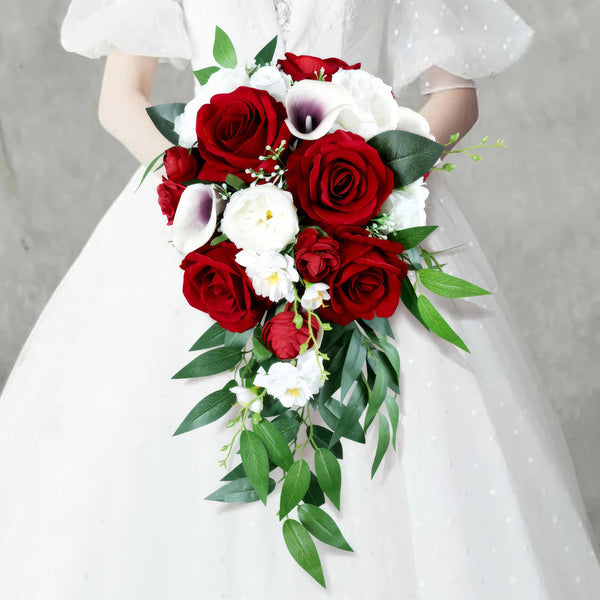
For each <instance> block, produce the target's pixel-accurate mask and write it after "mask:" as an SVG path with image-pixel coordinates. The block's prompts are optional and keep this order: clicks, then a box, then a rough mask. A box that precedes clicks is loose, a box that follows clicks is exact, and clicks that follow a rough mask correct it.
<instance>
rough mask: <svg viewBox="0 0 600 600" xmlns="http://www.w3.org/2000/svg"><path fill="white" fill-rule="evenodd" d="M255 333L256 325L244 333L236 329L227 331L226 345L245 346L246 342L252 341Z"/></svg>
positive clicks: (233, 346) (232, 346)
mask: <svg viewBox="0 0 600 600" xmlns="http://www.w3.org/2000/svg"><path fill="white" fill-rule="evenodd" d="M253 333H254V327H252V328H250V329H247V330H246V331H243V332H242V333H237V332H235V331H226V332H225V341H224V342H223V343H224V344H225V346H229V347H231V348H240V349H241V348H245V347H246V344H247V343H248V342H249V341H250V338H251V337H252V334H253Z"/></svg>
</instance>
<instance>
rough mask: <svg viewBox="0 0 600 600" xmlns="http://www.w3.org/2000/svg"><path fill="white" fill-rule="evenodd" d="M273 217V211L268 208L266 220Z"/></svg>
mask: <svg viewBox="0 0 600 600" xmlns="http://www.w3.org/2000/svg"><path fill="white" fill-rule="evenodd" d="M272 218H273V213H272V212H271V211H270V210H268V211H267V219H266V220H267V221H268V220H269V219H272Z"/></svg>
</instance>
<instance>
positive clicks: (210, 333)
mask: <svg viewBox="0 0 600 600" xmlns="http://www.w3.org/2000/svg"><path fill="white" fill-rule="evenodd" d="M225 333H226V330H225V329H223V328H222V327H221V326H220V325H219V324H218V323H215V324H214V325H211V326H210V327H209V328H208V329H207V330H206V331H205V332H204V333H203V334H202V335H201V336H200V339H199V340H198V341H197V342H196V343H195V344H194V345H193V346H192V347H191V348H190V352H196V351H197V350H206V349H207V348H214V347H215V346H222V345H223V343H224V342H225Z"/></svg>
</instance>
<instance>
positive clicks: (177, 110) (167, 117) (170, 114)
mask: <svg viewBox="0 0 600 600" xmlns="http://www.w3.org/2000/svg"><path fill="white" fill-rule="evenodd" d="M184 110H185V104H184V103H183V102H174V103H171V104H158V105H157V106H149V107H148V108H147V109H146V112H147V113H148V116H149V117H150V119H152V122H153V123H154V125H155V127H156V128H157V129H158V131H160V133H162V135H163V136H164V137H166V138H167V139H168V140H169V142H171V144H173V145H174V146H177V145H179V134H177V133H176V132H175V119H176V118H177V117H178V116H179V115H180V114H181V113H182V112H183V111H184Z"/></svg>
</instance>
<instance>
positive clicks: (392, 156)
mask: <svg viewBox="0 0 600 600" xmlns="http://www.w3.org/2000/svg"><path fill="white" fill-rule="evenodd" d="M368 143H369V145H370V146H373V148H375V150H377V152H378V153H379V156H380V157H381V160H382V161H383V163H384V164H385V165H386V166H387V167H389V168H390V169H391V170H392V172H393V173H394V185H395V186H396V187H405V186H407V185H409V184H411V183H413V182H415V181H417V179H419V178H420V177H423V175H425V173H427V171H429V169H431V167H433V166H434V165H435V163H436V162H437V160H438V158H440V156H441V155H442V152H443V151H444V146H442V145H441V144H438V143H437V142H434V141H433V140H430V139H429V138H426V137H423V136H421V135H417V134H416V133H411V132H409V131H397V130H392V131H384V132H383V133H379V134H377V135H376V136H375V137H372V138H371V139H370V140H369V141H368Z"/></svg>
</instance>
